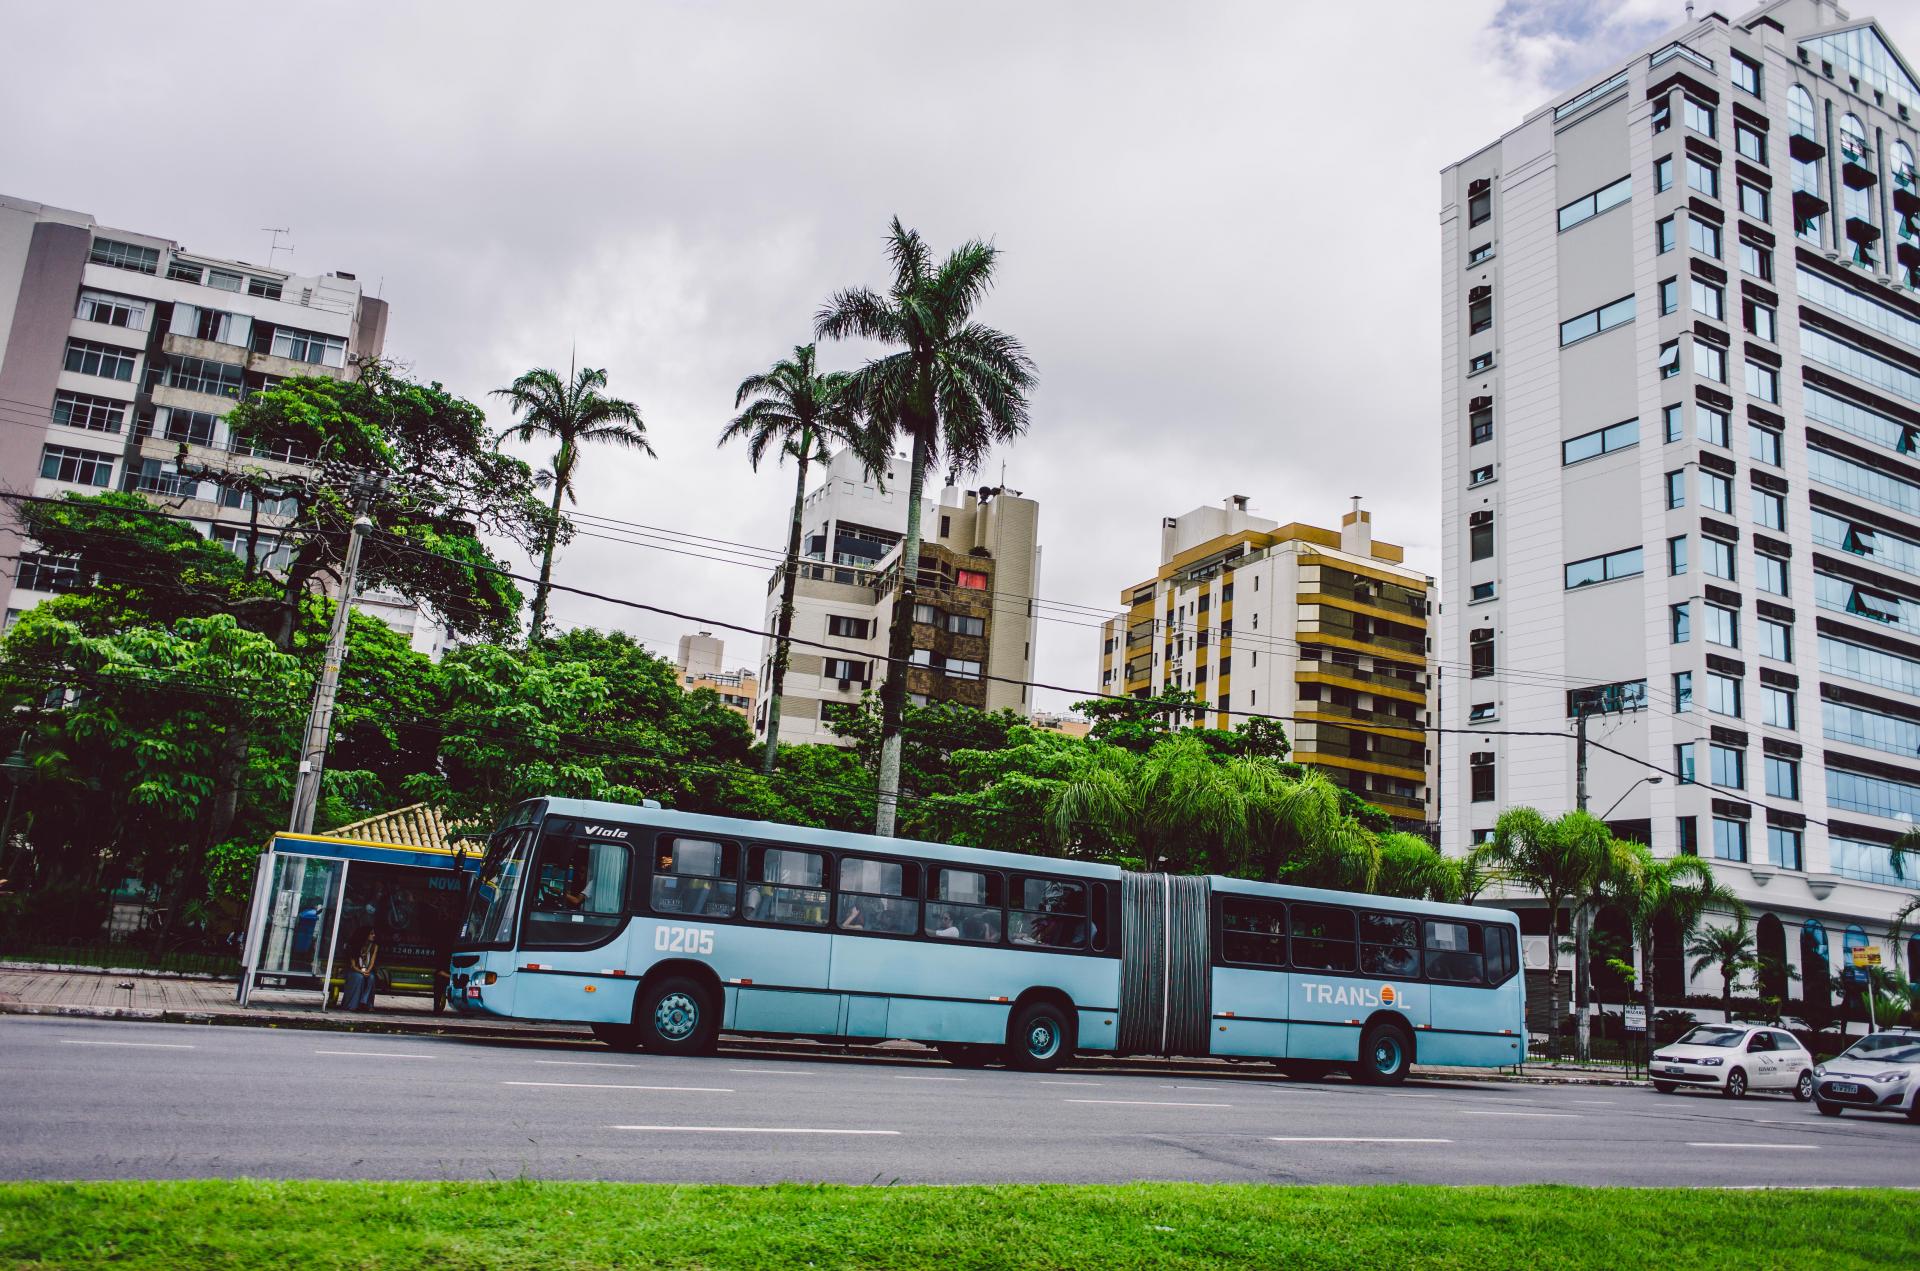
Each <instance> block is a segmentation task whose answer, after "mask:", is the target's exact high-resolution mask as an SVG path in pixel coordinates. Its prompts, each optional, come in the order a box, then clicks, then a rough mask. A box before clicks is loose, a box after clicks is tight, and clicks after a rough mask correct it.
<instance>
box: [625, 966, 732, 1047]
mask: <svg viewBox="0 0 1920 1271" xmlns="http://www.w3.org/2000/svg"><path fill="white" fill-rule="evenodd" d="M634 1026H635V1031H636V1032H638V1033H639V1037H640V1041H639V1045H640V1047H641V1049H643V1050H650V1051H653V1052H654V1053H655V1054H659V1055H704V1054H706V1053H707V1052H709V1051H711V1050H712V1049H713V1045H714V1043H715V1042H716V1041H718V1040H719V1037H720V1013H719V1011H718V1010H717V1009H715V1007H714V1003H713V999H712V997H711V996H710V995H709V994H708V993H707V989H706V986H705V985H703V984H701V983H700V982H699V981H698V980H691V979H688V978H687V977H686V976H683V975H670V976H668V977H667V978H666V979H664V980H661V981H660V982H659V983H658V984H655V985H654V986H653V988H652V990H651V991H649V992H647V993H646V994H644V995H643V996H642V997H641V999H640V1001H639V1003H638V1009H637V1010H635V1011H634Z"/></svg>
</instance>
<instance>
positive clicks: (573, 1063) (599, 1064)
mask: <svg viewBox="0 0 1920 1271" xmlns="http://www.w3.org/2000/svg"><path fill="white" fill-rule="evenodd" d="M533 1062H534V1063H536V1064H565V1065H566V1066H568V1067H570V1068H632V1067H634V1065H633V1064H616V1063H610V1062H608V1061H607V1060H604V1059H536V1060H534V1061H533Z"/></svg>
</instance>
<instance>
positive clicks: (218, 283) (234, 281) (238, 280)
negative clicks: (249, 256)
mask: <svg viewBox="0 0 1920 1271" xmlns="http://www.w3.org/2000/svg"><path fill="white" fill-rule="evenodd" d="M246 281H247V280H246V277H245V276H244V275H242V274H236V273H235V272H233V270H231V269H213V268H209V269H208V270H207V286H209V287H213V288H216V289H217V290H220V291H239V290H240V289H241V288H242V287H243V286H245V285H246Z"/></svg>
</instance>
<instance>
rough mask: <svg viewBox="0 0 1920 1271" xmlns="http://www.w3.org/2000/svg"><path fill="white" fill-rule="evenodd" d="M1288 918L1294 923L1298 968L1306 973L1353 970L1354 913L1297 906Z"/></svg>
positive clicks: (1323, 907)
mask: <svg viewBox="0 0 1920 1271" xmlns="http://www.w3.org/2000/svg"><path fill="white" fill-rule="evenodd" d="M1288 916H1289V917H1290V919H1291V920H1292V921H1291V928H1292V933H1293V965H1294V966H1295V967H1297V968H1299V969H1300V970H1303V971H1351V970H1353V967H1354V942H1353V910H1351V909H1335V908H1333V907H1332V906H1331V905H1295V906H1293V909H1292V912H1291V913H1290V914H1289V915H1288Z"/></svg>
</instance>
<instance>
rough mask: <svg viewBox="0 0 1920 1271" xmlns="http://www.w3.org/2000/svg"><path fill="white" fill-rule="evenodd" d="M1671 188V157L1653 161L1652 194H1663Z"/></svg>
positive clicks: (1666, 156) (1665, 156)
mask: <svg viewBox="0 0 1920 1271" xmlns="http://www.w3.org/2000/svg"><path fill="white" fill-rule="evenodd" d="M1672 188H1673V156H1672V155H1664V156H1662V157H1661V158H1658V159H1655V160H1654V161H1653V192H1654V193H1655V194H1660V193H1663V192H1665V191H1667V190H1671V189H1672Z"/></svg>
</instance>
